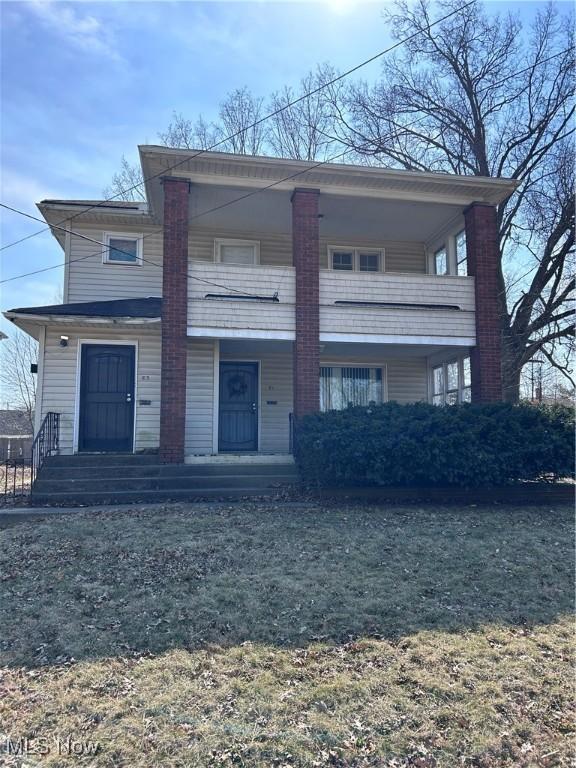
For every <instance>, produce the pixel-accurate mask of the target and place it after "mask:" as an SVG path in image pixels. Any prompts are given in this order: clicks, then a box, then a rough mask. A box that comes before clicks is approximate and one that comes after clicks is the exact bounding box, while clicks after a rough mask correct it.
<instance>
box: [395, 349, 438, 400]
mask: <svg viewBox="0 0 576 768" xmlns="http://www.w3.org/2000/svg"><path fill="white" fill-rule="evenodd" d="M387 370H388V400H395V401H396V402H397V403H416V402H418V401H419V400H423V401H426V400H427V399H428V369H427V366H426V360H425V359H424V358H416V359H410V360H390V361H389V362H388V366H387Z"/></svg>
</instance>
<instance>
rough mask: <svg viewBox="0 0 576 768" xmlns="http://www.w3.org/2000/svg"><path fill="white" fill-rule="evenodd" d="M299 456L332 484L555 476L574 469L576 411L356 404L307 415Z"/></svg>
mask: <svg viewBox="0 0 576 768" xmlns="http://www.w3.org/2000/svg"><path fill="white" fill-rule="evenodd" d="M295 457H296V462H297V465H298V467H299V470H300V473H301V475H302V477H303V478H304V480H306V481H308V482H311V483H316V484H319V485H321V486H325V487H326V486H333V487H334V486H370V485H372V486H450V485H453V486H460V487H472V486H495V485H506V484H509V483H513V482H518V481H526V480H553V479H558V478H564V477H568V476H571V475H572V474H573V471H574V412H573V410H572V409H571V408H567V407H566V406H548V407H547V406H538V407H536V406H532V405H516V406H512V405H508V404H505V403H499V404H496V405H471V404H462V405H455V406H450V407H445V408H439V407H436V406H432V405H427V404H425V403H415V404H413V405H399V404H398V403H385V404H383V405H379V406H370V407H367V408H348V409H347V410H344V411H330V412H328V413H320V414H314V415H311V416H307V417H305V418H304V419H302V420H301V421H300V422H299V423H298V424H297V425H296V431H295Z"/></svg>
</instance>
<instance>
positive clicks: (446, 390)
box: [432, 357, 472, 405]
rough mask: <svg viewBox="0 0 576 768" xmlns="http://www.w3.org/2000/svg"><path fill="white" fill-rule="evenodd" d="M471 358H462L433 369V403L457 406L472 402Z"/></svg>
mask: <svg viewBox="0 0 576 768" xmlns="http://www.w3.org/2000/svg"><path fill="white" fill-rule="evenodd" d="M471 384H472V381H471V376H470V358H469V357H461V358H457V359H456V360H450V361H448V362H446V363H441V364H440V365H436V366H434V368H432V402H433V403H434V405H455V404H456V403H469V402H470V400H471V396H470V393H471Z"/></svg>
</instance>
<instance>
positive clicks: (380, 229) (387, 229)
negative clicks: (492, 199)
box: [190, 184, 464, 244]
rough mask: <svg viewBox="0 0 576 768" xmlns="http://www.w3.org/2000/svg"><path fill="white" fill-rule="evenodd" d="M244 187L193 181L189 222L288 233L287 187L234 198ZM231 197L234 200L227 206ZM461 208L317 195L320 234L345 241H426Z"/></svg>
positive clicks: (458, 217)
mask: <svg viewBox="0 0 576 768" xmlns="http://www.w3.org/2000/svg"><path fill="white" fill-rule="evenodd" d="M252 191H253V190H252ZM250 192H251V190H250V189H249V188H247V187H246V188H242V187H225V186H216V185H212V184H198V185H194V187H193V188H192V192H191V195H190V224H191V226H192V227H195V226H197V227H206V228H210V229H216V230H219V229H221V230H223V231H226V230H227V229H230V230H235V231H238V232H246V233H250V234H254V233H258V232H267V233H268V232H270V233H271V232H276V233H285V234H289V233H290V232H291V228H292V220H291V216H292V211H291V204H290V192H288V191H281V190H268V191H267V192H262V193H259V194H258V195H251V196H250V197H246V198H244V199H240V198H242V196H243V195H246V194H248V193H250ZM232 201H236V202H234V204H233V205H228V203H232ZM223 206H225V207H223ZM463 208H464V206H463V205H462V204H454V203H452V204H448V203H438V202H415V201H410V200H382V199H377V198H374V197H344V196H342V195H334V194H321V195H320V215H321V217H322V218H321V220H320V234H321V236H324V237H327V238H334V239H336V240H338V241H342V240H343V239H344V240H345V241H346V243H342V244H350V241H352V242H354V241H358V242H361V241H362V240H363V239H364V240H400V241H402V240H407V241H419V242H426V241H429V240H432V239H433V238H435V237H436V236H437V235H438V233H439V232H441V231H442V230H444V229H446V228H447V227H449V226H451V225H453V226H457V225H458V223H460V222H461V223H462V225H463V221H464V220H463V216H462V211H463Z"/></svg>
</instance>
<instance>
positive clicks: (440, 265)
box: [434, 246, 448, 275]
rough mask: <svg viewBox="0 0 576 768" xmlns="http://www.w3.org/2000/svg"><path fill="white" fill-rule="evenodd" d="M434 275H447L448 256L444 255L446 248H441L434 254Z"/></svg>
mask: <svg viewBox="0 0 576 768" xmlns="http://www.w3.org/2000/svg"><path fill="white" fill-rule="evenodd" d="M434 274H436V275H447V274H448V255H447V253H446V247H445V246H442V248H439V249H438V250H437V251H436V252H435V253H434Z"/></svg>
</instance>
